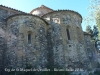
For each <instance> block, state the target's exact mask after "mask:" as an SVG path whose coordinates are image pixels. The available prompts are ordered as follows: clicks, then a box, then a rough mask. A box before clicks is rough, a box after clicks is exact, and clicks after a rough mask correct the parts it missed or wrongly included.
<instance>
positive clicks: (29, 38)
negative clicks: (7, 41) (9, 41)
mask: <svg viewBox="0 0 100 75" xmlns="http://www.w3.org/2000/svg"><path fill="white" fill-rule="evenodd" d="M28 44H31V33H28Z"/></svg>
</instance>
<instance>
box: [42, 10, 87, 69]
mask: <svg viewBox="0 0 100 75" xmlns="http://www.w3.org/2000/svg"><path fill="white" fill-rule="evenodd" d="M43 18H44V19H45V20H46V21H47V22H48V23H49V24H50V25H51V30H52V31H51V33H52V38H51V39H52V43H53V54H54V55H53V56H54V65H55V67H56V66H58V67H62V68H68V67H72V68H75V67H78V68H80V67H82V68H86V65H87V64H85V63H86V61H87V60H88V58H87V55H86V52H85V45H84V35H83V31H82V27H81V20H82V19H81V17H80V16H79V15H77V14H76V13H75V12H72V11H58V12H53V13H49V14H46V15H44V16H43ZM66 29H69V35H70V39H68V34H67V31H66Z"/></svg>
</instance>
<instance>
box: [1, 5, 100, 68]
mask: <svg viewBox="0 0 100 75" xmlns="http://www.w3.org/2000/svg"><path fill="white" fill-rule="evenodd" d="M81 23H82V16H81V15H80V14H79V13H78V12H76V11H73V10H53V9H51V8H48V7H46V6H44V5H41V6H40V7H38V8H35V9H33V10H32V11H31V12H29V13H25V12H22V11H19V10H16V9H13V8H10V7H6V6H3V5H0V69H2V68H25V67H26V64H28V65H31V67H32V68H37V69H38V68H39V69H42V68H48V69H49V68H50V69H54V68H62V69H66V68H69V67H71V68H82V69H89V68H97V67H98V63H100V59H99V58H100V54H99V53H98V51H97V50H96V48H95V44H94V43H93V42H92V41H91V35H90V34H88V33H86V32H84V31H83V30H82V26H81Z"/></svg>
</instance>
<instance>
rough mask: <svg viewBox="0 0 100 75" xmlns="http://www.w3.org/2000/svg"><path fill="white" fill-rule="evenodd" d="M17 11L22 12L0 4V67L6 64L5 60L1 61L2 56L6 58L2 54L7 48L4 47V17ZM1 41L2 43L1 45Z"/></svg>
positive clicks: (5, 38)
mask: <svg viewBox="0 0 100 75" xmlns="http://www.w3.org/2000/svg"><path fill="white" fill-rule="evenodd" d="M18 13H22V12H18V11H14V10H11V9H7V8H6V7H2V6H0V40H1V41H2V42H1V44H0V68H3V67H2V66H7V64H8V63H7V61H6V62H5V63H4V62H3V61H4V58H6V59H5V60H8V58H7V57H6V55H4V54H5V53H6V50H7V48H6V40H7V37H6V34H7V33H6V26H7V24H6V18H7V17H9V16H11V15H14V14H18ZM2 43H3V45H2ZM4 47H5V48H4ZM0 70H1V69H0ZM0 74H1V71H0Z"/></svg>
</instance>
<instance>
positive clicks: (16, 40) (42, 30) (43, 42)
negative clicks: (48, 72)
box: [7, 15, 47, 68]
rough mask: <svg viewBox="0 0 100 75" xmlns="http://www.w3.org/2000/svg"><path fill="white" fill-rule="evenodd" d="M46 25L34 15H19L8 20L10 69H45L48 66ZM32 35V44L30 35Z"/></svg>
mask: <svg viewBox="0 0 100 75" xmlns="http://www.w3.org/2000/svg"><path fill="white" fill-rule="evenodd" d="M46 29H47V28H46V24H45V22H44V21H42V20H41V19H39V18H37V17H35V16H32V15H18V16H14V17H11V18H9V19H8V21H7V32H9V35H8V38H9V39H8V41H7V45H8V47H9V48H8V51H7V55H8V57H9V58H10V67H13V68H14V67H15V68H16V67H17V68H19V67H20V68H25V67H26V65H25V64H29V65H31V66H32V67H33V68H45V67H46V64H47V39H46V31H47V30H46ZM29 33H31V43H28V34H29Z"/></svg>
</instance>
